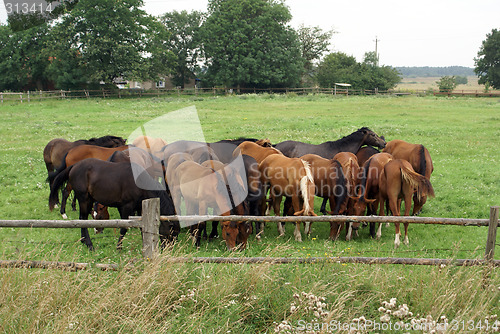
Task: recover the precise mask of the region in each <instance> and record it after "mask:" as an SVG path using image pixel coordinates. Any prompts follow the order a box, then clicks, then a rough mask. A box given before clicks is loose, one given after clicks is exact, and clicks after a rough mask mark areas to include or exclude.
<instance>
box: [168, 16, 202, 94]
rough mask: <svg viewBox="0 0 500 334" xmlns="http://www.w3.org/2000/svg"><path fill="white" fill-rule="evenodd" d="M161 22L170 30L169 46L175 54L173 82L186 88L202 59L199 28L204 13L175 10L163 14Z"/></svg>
mask: <svg viewBox="0 0 500 334" xmlns="http://www.w3.org/2000/svg"><path fill="white" fill-rule="evenodd" d="M160 20H161V22H162V23H163V24H164V25H165V27H166V28H167V30H168V31H169V32H170V38H169V39H168V47H169V49H170V50H172V52H173V54H174V55H175V57H176V59H175V67H174V70H173V77H172V82H173V83H174V84H175V85H176V86H181V87H183V88H184V84H185V83H188V82H189V79H192V78H193V77H194V73H195V72H196V71H197V70H198V67H199V66H198V62H199V60H200V52H201V41H200V34H199V30H200V27H201V23H202V20H203V14H202V13H201V12H198V11H192V12H190V13H188V12H187V11H185V10H184V11H181V12H178V11H173V12H170V13H166V14H164V15H162V16H161V18H160Z"/></svg>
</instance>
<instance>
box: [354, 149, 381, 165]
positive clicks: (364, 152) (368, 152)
mask: <svg viewBox="0 0 500 334" xmlns="http://www.w3.org/2000/svg"><path fill="white" fill-rule="evenodd" d="M377 153H380V151H379V150H378V149H376V148H375V147H373V146H363V147H362V148H360V149H359V151H358V152H356V158H358V164H359V165H360V166H363V165H364V164H365V162H367V161H368V159H370V157H371V156H372V155H374V154H377Z"/></svg>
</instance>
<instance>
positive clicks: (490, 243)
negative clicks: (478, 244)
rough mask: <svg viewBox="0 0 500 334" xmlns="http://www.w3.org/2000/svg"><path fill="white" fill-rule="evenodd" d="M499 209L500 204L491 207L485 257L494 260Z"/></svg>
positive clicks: (487, 259)
mask: <svg viewBox="0 0 500 334" xmlns="http://www.w3.org/2000/svg"><path fill="white" fill-rule="evenodd" d="M499 210H500V207H499V206H492V207H491V208H490V224H489V228H488V239H487V240H486V252H485V254H484V258H485V260H486V261H491V260H493V257H494V255H495V242H496V239H497V228H498V212H499Z"/></svg>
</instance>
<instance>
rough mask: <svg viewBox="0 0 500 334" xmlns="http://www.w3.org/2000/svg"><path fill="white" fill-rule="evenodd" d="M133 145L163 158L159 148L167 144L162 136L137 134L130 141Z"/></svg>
mask: <svg viewBox="0 0 500 334" xmlns="http://www.w3.org/2000/svg"><path fill="white" fill-rule="evenodd" d="M132 145H133V146H136V147H139V148H142V149H143V150H144V151H146V152H148V153H150V154H152V155H154V156H155V157H157V158H158V159H162V158H163V154H162V153H161V149H162V148H163V147H164V146H165V145H167V142H166V141H165V140H164V139H163V138H154V137H150V136H139V137H137V138H135V139H134V141H133V142H132Z"/></svg>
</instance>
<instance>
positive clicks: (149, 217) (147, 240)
mask: <svg viewBox="0 0 500 334" xmlns="http://www.w3.org/2000/svg"><path fill="white" fill-rule="evenodd" d="M159 230H160V199H159V198H150V199H146V200H144V201H142V256H144V258H147V259H152V258H154V257H155V256H156V255H158V241H159Z"/></svg>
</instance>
